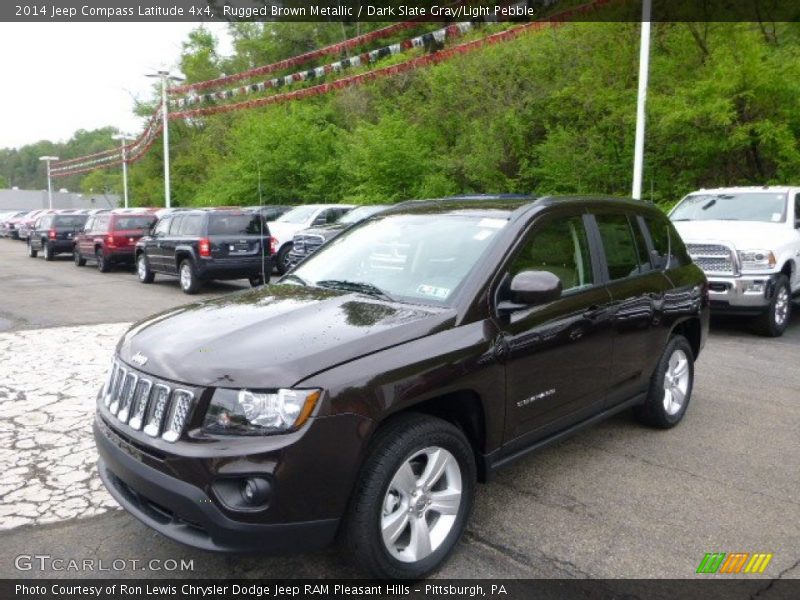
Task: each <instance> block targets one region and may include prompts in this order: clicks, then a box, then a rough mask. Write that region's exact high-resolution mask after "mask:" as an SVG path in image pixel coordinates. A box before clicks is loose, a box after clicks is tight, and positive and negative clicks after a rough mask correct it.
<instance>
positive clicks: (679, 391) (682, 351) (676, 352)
mask: <svg viewBox="0 0 800 600" xmlns="http://www.w3.org/2000/svg"><path fill="white" fill-rule="evenodd" d="M693 385H694V352H692V347H691V346H690V345H689V342H688V341H687V339H686V338H685V337H683V336H682V335H676V336H674V337H672V338H671V339H670V340H669V342H668V343H667V347H666V349H665V350H664V353H663V354H662V355H661V358H660V359H659V361H658V365H657V366H656V370H655V371H654V372H653V375H652V377H651V378H650V387H649V389H648V390H647V399H646V400H645V402H644V404H641V405H639V406H636V407H634V409H633V410H634V414H635V415H636V418H637V419H638V420H639V421H640V422H641V423H644V424H645V425H649V426H651V427H658V428H659V429H669V428H670V427H675V425H677V424H678V423H680V422H681V419H683V415H684V414H686V408H687V407H688V406H689V400H690V398H691V397H692V387H693Z"/></svg>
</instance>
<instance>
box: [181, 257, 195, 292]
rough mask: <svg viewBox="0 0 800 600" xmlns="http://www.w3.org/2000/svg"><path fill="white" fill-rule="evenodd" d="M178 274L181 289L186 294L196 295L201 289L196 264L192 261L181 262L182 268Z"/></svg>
mask: <svg viewBox="0 0 800 600" xmlns="http://www.w3.org/2000/svg"><path fill="white" fill-rule="evenodd" d="M178 274H179V275H180V280H181V289H182V290H183V293H184V294H196V293H197V292H198V290H199V289H200V278H199V277H198V276H197V272H196V271H195V268H194V263H192V261H191V260H190V259H188V258H187V259H184V260H183V261H181V266H180V267H179V268H178Z"/></svg>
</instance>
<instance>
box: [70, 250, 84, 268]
mask: <svg viewBox="0 0 800 600" xmlns="http://www.w3.org/2000/svg"><path fill="white" fill-rule="evenodd" d="M72 260H74V261H75V266H76V267H85V266H86V259H85V258H83V257H81V253H80V252H79V251H78V249H77V248H74V249H73V250H72Z"/></svg>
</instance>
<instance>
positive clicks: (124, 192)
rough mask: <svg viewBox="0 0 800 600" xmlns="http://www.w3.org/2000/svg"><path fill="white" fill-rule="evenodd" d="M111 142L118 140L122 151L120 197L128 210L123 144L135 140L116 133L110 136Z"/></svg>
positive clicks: (126, 164)
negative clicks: (121, 196)
mask: <svg viewBox="0 0 800 600" xmlns="http://www.w3.org/2000/svg"><path fill="white" fill-rule="evenodd" d="M111 139H112V140H119V143H120V150H121V151H122V195H123V197H124V198H125V208H128V157H127V156H126V150H125V142H130V141H131V140H133V139H135V138H133V136H130V135H127V134H124V133H117V134H115V135H112V136H111Z"/></svg>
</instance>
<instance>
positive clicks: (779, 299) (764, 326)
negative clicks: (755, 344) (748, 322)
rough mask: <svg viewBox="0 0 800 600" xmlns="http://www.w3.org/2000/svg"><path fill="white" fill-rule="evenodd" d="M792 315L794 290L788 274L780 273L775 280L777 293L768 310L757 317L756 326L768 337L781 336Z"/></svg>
mask: <svg viewBox="0 0 800 600" xmlns="http://www.w3.org/2000/svg"><path fill="white" fill-rule="evenodd" d="M791 316H792V291H791V289H790V288H789V279H788V278H787V277H786V275H778V278H777V279H776V280H775V293H773V294H772V300H771V301H770V303H769V306H768V307H767V311H766V312H765V313H764V314H762V315H759V316H758V317H756V320H755V323H754V325H755V328H756V331H757V332H758V333H760V334H761V335H765V336H768V337H780V336H782V335H783V332H784V331H786V328H787V327H788V326H789V319H790V318H791Z"/></svg>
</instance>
